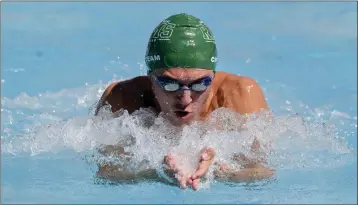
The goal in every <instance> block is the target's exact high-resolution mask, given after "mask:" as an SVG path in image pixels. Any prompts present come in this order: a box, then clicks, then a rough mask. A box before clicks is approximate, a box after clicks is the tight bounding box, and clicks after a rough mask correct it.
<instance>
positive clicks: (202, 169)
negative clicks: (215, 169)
mask: <svg viewBox="0 0 358 205" xmlns="http://www.w3.org/2000/svg"><path fill="white" fill-rule="evenodd" d="M210 165H211V161H201V162H200V163H199V166H198V169H197V170H196V171H195V172H194V174H192V176H191V179H193V180H194V179H197V178H199V177H201V176H203V175H204V174H205V173H206V172H207V171H208V169H209V167H210Z"/></svg>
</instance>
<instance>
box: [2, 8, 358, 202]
mask: <svg viewBox="0 0 358 205" xmlns="http://www.w3.org/2000/svg"><path fill="white" fill-rule="evenodd" d="M163 7H164V9H163ZM180 12H187V13H190V14H192V15H195V16H198V17H199V18H201V19H203V20H204V22H205V23H207V24H208V25H209V27H210V28H211V29H212V30H213V32H214V35H215V38H216V39H217V45H218V51H219V68H218V70H220V71H227V72H232V73H235V74H239V75H245V76H250V77H252V78H254V79H256V80H257V81H258V82H259V84H260V85H261V86H262V88H263V90H264V93H265V96H266V98H267V102H268V104H269V106H270V108H271V110H272V111H273V113H274V114H275V119H274V120H273V121H268V120H265V119H259V120H256V121H254V120H253V121H250V123H248V127H249V128H251V129H249V130H248V131H245V132H238V131H232V130H230V129H229V130H224V131H215V132H214V133H213V134H211V135H210V134H209V135H206V136H205V138H204V140H203V141H202V140H200V139H198V138H195V136H196V134H197V132H200V130H202V129H209V127H208V125H205V124H203V125H197V126H193V127H188V128H187V129H186V130H185V131H184V132H183V133H181V136H180V137H182V140H181V141H180V142H179V146H177V147H176V148H175V149H176V151H178V153H181V154H183V156H185V157H186V159H187V160H188V164H190V159H192V157H193V156H195V153H197V152H198V151H199V149H200V148H201V147H202V146H205V145H211V146H214V147H216V148H217V152H218V157H219V158H221V159H224V160H225V159H226V158H225V157H227V156H228V155H230V153H233V152H236V151H242V152H247V150H248V147H249V144H250V142H251V141H252V136H253V135H255V136H259V137H260V139H261V140H262V141H263V142H272V145H271V149H272V150H271V151H272V155H271V156H270V157H269V166H270V167H273V168H275V169H276V176H275V178H274V179H271V180H267V181H260V182H253V183H223V182H219V181H215V180H209V181H208V183H206V184H204V185H203V186H202V187H201V188H200V189H199V190H198V191H193V190H191V189H186V190H182V189H179V188H178V187H175V186H170V185H167V184H163V183H158V182H154V181H144V182H139V183H122V184H111V183H107V182H99V181H98V180H97V179H96V177H95V174H96V171H97V167H96V160H99V158H97V157H98V156H96V155H95V152H96V147H98V146H99V145H101V144H114V143H116V142H117V141H118V140H122V139H123V138H124V137H125V136H127V135H128V134H130V135H132V136H133V137H134V138H136V140H137V142H138V143H137V144H136V145H135V146H134V147H131V148H130V149H133V150H132V151H135V152H136V155H135V156H136V158H135V159H134V161H133V162H131V163H132V164H131V166H133V167H134V168H138V166H139V165H138V164H140V163H139V162H140V160H141V159H147V160H148V161H149V163H150V164H151V165H152V166H156V165H157V163H158V161H159V160H160V159H161V158H162V156H163V155H164V154H165V153H167V152H168V151H169V150H170V149H171V148H170V146H169V145H168V144H166V143H165V142H163V141H161V137H163V136H164V135H166V134H168V133H169V132H170V127H168V126H167V125H165V124H159V125H158V127H155V128H149V129H148V128H146V127H144V126H143V125H142V122H143V121H145V120H146V119H147V118H151V116H150V113H147V112H146V111H141V112H140V113H138V114H137V115H136V116H127V115H124V116H122V117H120V118H118V119H103V120H101V119H99V118H95V117H93V110H92V108H93V106H94V104H95V103H96V102H97V100H98V99H99V98H100V96H101V95H102V93H103V91H104V89H105V88H106V86H108V85H109V84H110V83H111V82H113V81H116V80H123V79H127V78H130V77H133V76H136V75H143V74H145V73H146V70H145V65H144V54H145V50H146V44H147V40H148V38H149V35H150V33H151V32H152V30H153V29H154V27H155V26H156V25H157V24H158V23H159V22H160V21H161V20H163V19H164V18H166V17H167V16H169V15H172V14H174V13H180ZM1 37H2V41H1V51H2V52H1V196H2V198H1V203H228V204H229V203H230V204H231V203H307V204H308V203H322V204H323V203H350V204H353V203H355V204H356V203H357V147H356V145H357V67H356V66H357V6H356V4H355V3H348V2H341V3H337V2H330V3H328V2H326V3H322V2H320V3H318V2H315V3H314V2H301V3H298V2H295V3H294V2H290V3H288V2H275V3H273V2H270V3H269V2H267V3H262V2H261V3H259V2H253V3H247V2H230V3H229V2H225V3H224V2H221V3H219V2H210V3H209V2H202V3H197V2H196V3H194V2H185V3H184V2H181V3H179V2H175V3H164V2H162V3H160V2H150V3H149V2H148V3H144V2H136V3H128V2H101V3H99V2H51V3H49V2H41V3H40V2H36V3H35V2H31V3H30V2H21V3H20V2H17V3H13V2H12V3H10V2H6V3H4V2H2V4H1ZM215 116H216V119H215V118H214V121H215V120H218V121H221V122H222V121H223V120H225V119H226V121H225V123H227V124H226V126H227V127H229V128H233V127H234V126H235V125H234V124H235V123H234V121H235V120H233V119H234V117H235V116H234V115H233V114H232V113H230V112H228V111H227V110H219V111H217V112H216V113H215ZM134 128H135V129H134ZM93 155H94V156H93Z"/></svg>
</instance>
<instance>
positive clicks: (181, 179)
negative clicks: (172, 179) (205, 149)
mask: <svg viewBox="0 0 358 205" xmlns="http://www.w3.org/2000/svg"><path fill="white" fill-rule="evenodd" d="M177 179H178V181H179V186H180V188H182V189H185V188H186V182H187V180H186V178H185V176H184V175H183V174H182V173H179V174H178V177H177Z"/></svg>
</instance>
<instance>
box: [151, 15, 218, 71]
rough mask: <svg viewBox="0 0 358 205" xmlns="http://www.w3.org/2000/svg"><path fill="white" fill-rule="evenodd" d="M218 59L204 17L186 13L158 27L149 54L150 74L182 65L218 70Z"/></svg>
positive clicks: (164, 21)
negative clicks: (199, 17)
mask: <svg viewBox="0 0 358 205" xmlns="http://www.w3.org/2000/svg"><path fill="white" fill-rule="evenodd" d="M216 62H217V49H216V43H215V39H214V35H213V33H212V32H211V30H210V29H209V27H207V26H206V25H205V24H204V22H203V21H202V20H200V19H198V18H196V17H194V16H192V15H188V14H185V13H181V14H175V15H172V16H170V17H168V18H166V19H165V20H163V21H162V22H161V23H160V24H159V25H158V26H157V27H156V28H155V29H154V31H153V33H152V34H151V36H150V38H149V42H148V47H147V52H146V54H145V63H146V65H147V67H148V74H150V73H152V72H153V71H155V70H157V69H170V68H179V67H180V68H184V69H194V68H201V69H207V70H212V71H215V69H216Z"/></svg>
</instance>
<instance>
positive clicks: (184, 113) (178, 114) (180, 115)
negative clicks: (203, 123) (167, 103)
mask: <svg viewBox="0 0 358 205" xmlns="http://www.w3.org/2000/svg"><path fill="white" fill-rule="evenodd" d="M174 113H175V116H176V117H177V118H180V119H188V118H189V117H190V116H191V112H187V111H181V110H180V111H175V112H174Z"/></svg>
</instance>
